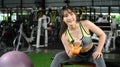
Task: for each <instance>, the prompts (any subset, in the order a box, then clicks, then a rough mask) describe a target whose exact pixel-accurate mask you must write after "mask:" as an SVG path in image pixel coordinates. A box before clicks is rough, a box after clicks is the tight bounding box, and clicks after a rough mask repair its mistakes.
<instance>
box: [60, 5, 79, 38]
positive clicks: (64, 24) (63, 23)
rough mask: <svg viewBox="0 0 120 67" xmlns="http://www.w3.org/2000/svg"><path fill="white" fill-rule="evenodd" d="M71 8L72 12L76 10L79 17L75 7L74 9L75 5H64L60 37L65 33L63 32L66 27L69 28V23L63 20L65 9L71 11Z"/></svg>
mask: <svg viewBox="0 0 120 67" xmlns="http://www.w3.org/2000/svg"><path fill="white" fill-rule="evenodd" d="M69 10H70V11H72V12H74V13H75V15H76V17H77V14H76V11H75V9H73V7H71V6H64V7H63V8H62V10H61V20H62V23H61V28H60V34H59V35H60V38H61V36H62V34H63V33H64V32H65V31H66V29H67V24H66V23H65V22H64V21H63V17H64V11H68V12H69Z"/></svg>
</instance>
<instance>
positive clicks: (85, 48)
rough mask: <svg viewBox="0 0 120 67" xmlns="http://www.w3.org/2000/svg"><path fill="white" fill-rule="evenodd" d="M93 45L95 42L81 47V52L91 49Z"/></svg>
mask: <svg viewBox="0 0 120 67" xmlns="http://www.w3.org/2000/svg"><path fill="white" fill-rule="evenodd" d="M92 47H93V43H91V44H90V45H88V46H86V47H84V48H82V49H81V51H80V52H81V53H84V52H87V51H89V50H90V49H91V48H92Z"/></svg>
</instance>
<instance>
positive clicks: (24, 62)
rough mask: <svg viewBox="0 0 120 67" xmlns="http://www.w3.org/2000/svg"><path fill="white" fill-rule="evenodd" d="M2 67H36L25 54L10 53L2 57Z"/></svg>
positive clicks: (0, 61)
mask: <svg viewBox="0 0 120 67" xmlns="http://www.w3.org/2000/svg"><path fill="white" fill-rule="evenodd" d="M0 67H34V65H33V63H32V61H31V59H30V58H29V57H28V56H27V55H26V54H25V53H23V52H21V51H9V52H7V53H5V54H3V55H2V56H1V58H0Z"/></svg>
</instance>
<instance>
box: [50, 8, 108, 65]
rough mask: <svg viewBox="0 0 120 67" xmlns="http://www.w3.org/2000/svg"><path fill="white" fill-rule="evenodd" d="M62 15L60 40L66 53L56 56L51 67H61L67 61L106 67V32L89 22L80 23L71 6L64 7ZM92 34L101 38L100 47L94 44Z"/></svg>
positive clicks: (82, 21)
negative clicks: (104, 48)
mask: <svg viewBox="0 0 120 67" xmlns="http://www.w3.org/2000/svg"><path fill="white" fill-rule="evenodd" d="M61 15H62V16H61V18H62V21H63V22H62V23H61V24H62V26H61V30H60V38H61V41H62V43H63V46H64V48H65V51H63V52H59V53H57V54H56V55H55V57H54V59H53V61H52V63H51V65H50V67H60V64H61V63H63V62H65V61H67V60H71V61H80V62H84V61H88V62H91V63H94V64H95V65H96V67H106V64H105V61H104V58H103V54H102V48H103V46H104V43H105V40H106V35H105V33H104V31H103V30H101V29H100V28H99V27H98V26H96V25H95V24H94V23H92V22H90V21H89V20H80V21H78V19H77V14H76V12H75V10H74V9H73V8H72V7H70V6H64V7H63V8H62V11H61ZM90 32H93V33H95V34H96V35H97V36H98V37H99V42H98V46H95V45H94V44H93V43H92V38H91V35H90Z"/></svg>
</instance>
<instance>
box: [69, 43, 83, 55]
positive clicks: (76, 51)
mask: <svg viewBox="0 0 120 67" xmlns="http://www.w3.org/2000/svg"><path fill="white" fill-rule="evenodd" d="M81 49H82V47H81V46H80V45H78V44H74V45H73V44H71V45H70V51H71V53H72V54H73V55H77V54H79V53H80V51H81Z"/></svg>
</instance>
